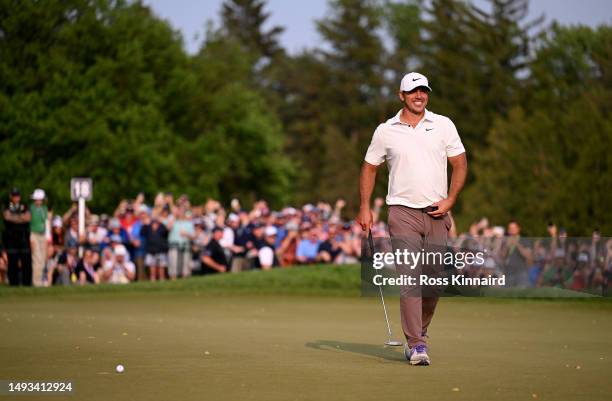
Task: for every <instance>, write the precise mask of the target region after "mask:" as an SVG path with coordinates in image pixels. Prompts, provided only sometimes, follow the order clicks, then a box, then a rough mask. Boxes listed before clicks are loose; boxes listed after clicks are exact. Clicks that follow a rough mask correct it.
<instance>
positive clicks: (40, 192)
mask: <svg viewBox="0 0 612 401" xmlns="http://www.w3.org/2000/svg"><path fill="white" fill-rule="evenodd" d="M32 199H34V200H43V199H45V190H44V189H40V188H36V189H35V190H34V193H33V194H32Z"/></svg>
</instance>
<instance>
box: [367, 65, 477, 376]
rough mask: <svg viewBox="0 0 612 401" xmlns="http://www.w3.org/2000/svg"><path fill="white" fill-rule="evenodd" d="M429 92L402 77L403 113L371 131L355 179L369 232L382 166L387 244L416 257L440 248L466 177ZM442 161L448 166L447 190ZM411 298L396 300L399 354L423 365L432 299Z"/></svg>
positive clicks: (452, 134)
mask: <svg viewBox="0 0 612 401" xmlns="http://www.w3.org/2000/svg"><path fill="white" fill-rule="evenodd" d="M430 93H431V88H430V87H429V82H428V80H427V78H426V77H425V76H424V75H422V74H419V73H417V72H411V73H409V74H407V75H405V76H404V78H403V79H402V81H401V84H400V91H399V98H400V101H401V102H402V105H403V108H402V109H401V110H400V111H399V112H398V113H397V114H396V115H395V116H394V117H392V118H391V119H389V120H387V122H385V123H383V124H380V125H379V126H378V127H377V128H376V130H375V131H374V135H373V136H372V142H371V143H370V146H369V148H368V151H367V153H366V156H365V161H364V163H363V166H362V168H361V177H360V180H359V190H360V201H361V206H360V211H359V215H358V217H357V221H358V223H359V224H360V225H361V227H362V229H363V230H369V229H371V227H372V221H373V216H372V211H371V209H370V198H371V196H372V190H373V188H374V182H375V180H376V170H377V169H378V166H380V165H381V164H382V163H383V162H384V161H387V163H388V167H389V187H388V194H387V198H386V203H387V205H388V206H389V210H388V224H389V234H390V235H391V241H392V244H393V243H394V238H402V239H404V240H405V241H407V243H408V244H409V245H408V246H409V247H410V248H411V250H413V251H417V252H418V251H420V250H421V249H424V248H427V247H428V245H431V244H438V245H440V246H445V245H446V240H447V236H448V230H449V229H450V227H451V224H452V221H451V217H450V215H449V214H448V212H449V211H450V210H451V208H452V207H453V205H454V204H455V202H456V201H457V197H458V196H459V193H460V192H461V189H462V188H463V185H464V184H465V179H466V176H467V159H466V156H465V148H464V147H463V144H462V143H461V139H460V138H459V134H458V133H457V129H456V128H455V125H454V124H453V122H452V121H451V120H450V119H449V118H447V117H445V116H442V115H439V114H435V113H432V112H431V111H429V110H427V109H426V106H427V102H428V100H429V94H430ZM447 161H448V162H449V163H450V164H451V166H452V176H451V182H450V189H449V188H448V181H447V172H446V171H447ZM395 243H397V242H395ZM394 247H395V245H394ZM398 270H399V268H398ZM414 294H415V292H410V291H408V292H406V291H403V290H402V291H401V295H400V311H401V320H402V329H403V331H404V335H405V337H406V340H407V345H406V346H405V348H404V349H405V354H406V358H407V359H408V360H409V362H410V364H411V365H429V363H430V359H429V356H428V355H427V342H426V336H427V327H428V326H429V324H430V323H431V320H432V317H433V315H434V311H435V308H436V304H437V302H438V296H437V295H436V294H425V293H423V292H419V293H418V296H415V295H414Z"/></svg>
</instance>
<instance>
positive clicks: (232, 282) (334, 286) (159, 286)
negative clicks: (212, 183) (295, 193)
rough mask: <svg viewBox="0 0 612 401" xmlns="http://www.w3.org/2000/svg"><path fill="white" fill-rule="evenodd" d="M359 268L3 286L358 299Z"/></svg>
mask: <svg viewBox="0 0 612 401" xmlns="http://www.w3.org/2000/svg"><path fill="white" fill-rule="evenodd" d="M359 277H360V276H359V266H357V265H348V266H333V265H317V266H302V267H293V268H288V269H273V270H270V271H261V270H251V271H246V272H242V273H239V274H217V275H208V276H197V277H190V278H189V279H180V280H176V281H165V282H154V283H152V282H148V281H147V282H135V283H131V284H129V285H111V284H101V285H97V286H92V285H88V286H78V285H77V286H54V287H50V288H31V287H28V288H23V287H22V288H11V287H8V286H4V287H0V297H2V296H28V295H66V294H97V293H109V292H110V293H142V292H190V293H195V292H205V293H207V294H225V293H232V294H262V295H263V294H267V295H272V294H276V295H317V296H319V295H321V296H358V295H359V288H360V287H359V284H360V281H359V280H360V278H359Z"/></svg>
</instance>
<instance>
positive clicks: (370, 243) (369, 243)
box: [368, 230, 374, 257]
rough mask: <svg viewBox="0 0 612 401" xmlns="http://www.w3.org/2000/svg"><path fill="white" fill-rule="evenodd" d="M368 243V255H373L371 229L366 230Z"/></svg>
mask: <svg viewBox="0 0 612 401" xmlns="http://www.w3.org/2000/svg"><path fill="white" fill-rule="evenodd" d="M368 245H369V247H370V256H371V257H374V238H373V237H372V230H368Z"/></svg>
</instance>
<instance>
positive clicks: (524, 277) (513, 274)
mask: <svg viewBox="0 0 612 401" xmlns="http://www.w3.org/2000/svg"><path fill="white" fill-rule="evenodd" d="M508 235H509V237H508V238H507V240H506V242H505V244H504V247H503V248H502V255H503V257H504V260H505V273H506V283H507V285H508V286H511V287H526V286H527V285H528V283H529V275H528V266H530V265H531V263H532V262H531V260H532V252H531V249H530V244H529V242H528V241H526V240H525V239H523V238H521V226H520V225H519V223H518V222H517V221H514V220H512V221H510V223H508Z"/></svg>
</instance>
